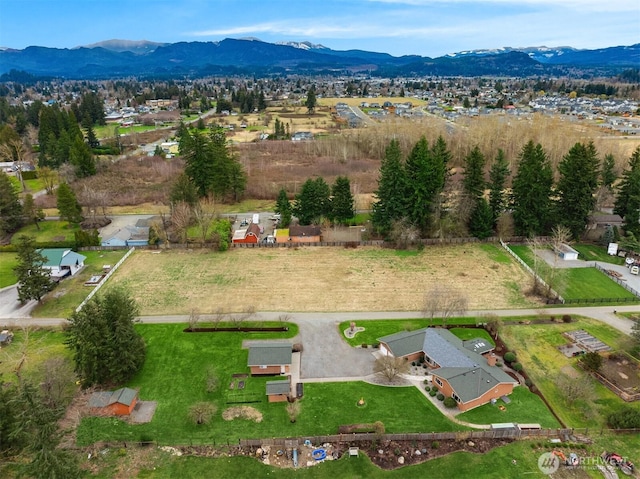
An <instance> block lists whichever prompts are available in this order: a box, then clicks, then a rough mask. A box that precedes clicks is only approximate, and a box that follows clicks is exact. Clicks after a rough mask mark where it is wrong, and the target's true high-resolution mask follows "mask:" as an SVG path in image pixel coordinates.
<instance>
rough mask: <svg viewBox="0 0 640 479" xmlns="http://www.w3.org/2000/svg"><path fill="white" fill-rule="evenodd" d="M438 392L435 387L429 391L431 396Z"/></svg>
mask: <svg viewBox="0 0 640 479" xmlns="http://www.w3.org/2000/svg"><path fill="white" fill-rule="evenodd" d="M436 394H438V390H437V389H435V388H434V389H432V390H431V391H429V396H431V397H435V395H436Z"/></svg>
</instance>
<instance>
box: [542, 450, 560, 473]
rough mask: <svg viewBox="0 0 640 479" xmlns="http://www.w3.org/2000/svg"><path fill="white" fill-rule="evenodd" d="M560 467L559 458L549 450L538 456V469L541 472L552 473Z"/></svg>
mask: <svg viewBox="0 0 640 479" xmlns="http://www.w3.org/2000/svg"><path fill="white" fill-rule="evenodd" d="M559 467H560V459H559V458H558V456H556V455H555V454H553V453H551V452H545V453H542V454H541V455H540V457H539V458H538V469H540V471H541V472H542V473H543V474H547V475H549V474H553V473H554V472H556V471H557V470H558V468H559Z"/></svg>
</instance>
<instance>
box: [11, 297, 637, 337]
mask: <svg viewBox="0 0 640 479" xmlns="http://www.w3.org/2000/svg"><path fill="white" fill-rule="evenodd" d="M614 309H615V310H616V311H618V312H621V313H624V312H637V311H640V305H637V304H636V305H625V306H584V307H575V308H572V307H568V308H540V309H498V310H481V311H467V313H466V316H476V317H478V316H486V315H491V314H495V315H496V316H499V317H509V316H535V315H545V316H549V315H550V314H555V315H556V316H557V315H559V314H571V315H579V316H586V317H589V318H593V319H597V320H599V321H602V322H603V323H606V324H608V325H609V326H611V327H613V328H615V329H617V330H618V331H620V332H622V333H625V334H631V328H632V326H633V321H631V320H630V319H626V318H623V317H621V316H618V315H616V314H614V313H613V310H614ZM282 315H287V316H289V318H290V321H291V322H293V323H298V324H300V325H301V326H304V325H312V327H314V328H315V327H319V325H323V328H321V330H320V331H318V333H319V334H323V333H324V332H326V331H327V329H325V328H327V327H329V328H331V329H332V330H335V329H336V327H337V325H338V324H339V323H340V322H342V321H362V320H367V319H398V320H401V319H410V318H421V317H422V312H421V311H369V312H366V311H362V312H330V313H324V312H317V313H296V312H284V311H268V312H258V313H256V315H255V316H254V318H253V320H257V321H278V320H279V317H280V316H282ZM139 319H140V321H141V322H142V323H148V324H152V323H186V322H187V320H188V315H165V316H140V318H139ZM65 322H66V319H65V318H31V317H17V316H16V317H13V318H2V319H0V324H1V325H5V326H24V325H32V326H57V325H60V324H63V323H65Z"/></svg>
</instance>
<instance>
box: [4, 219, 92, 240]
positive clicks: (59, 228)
mask: <svg viewBox="0 0 640 479" xmlns="http://www.w3.org/2000/svg"><path fill="white" fill-rule="evenodd" d="M38 226H39V227H40V228H39V229H38V228H36V225H34V224H28V225H26V226H23V227H22V228H20V229H19V230H18V231H17V232H16V233H14V235H13V236H12V237H11V243H13V244H17V243H18V237H19V236H20V235H27V236H33V237H34V238H35V240H36V242H38V243H45V242H59V241H69V242H73V241H75V236H74V233H75V232H76V231H80V225H77V224H72V223H67V222H66V221H53V220H51V221H50V220H46V221H40V222H39V223H38Z"/></svg>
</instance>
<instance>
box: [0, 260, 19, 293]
mask: <svg viewBox="0 0 640 479" xmlns="http://www.w3.org/2000/svg"><path fill="white" fill-rule="evenodd" d="M17 264H18V257H17V256H16V254H15V253H0V288H4V287H6V286H11V285H12V284H16V282H17V281H18V278H16V275H15V273H14V272H13V268H14V266H16V265H17Z"/></svg>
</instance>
